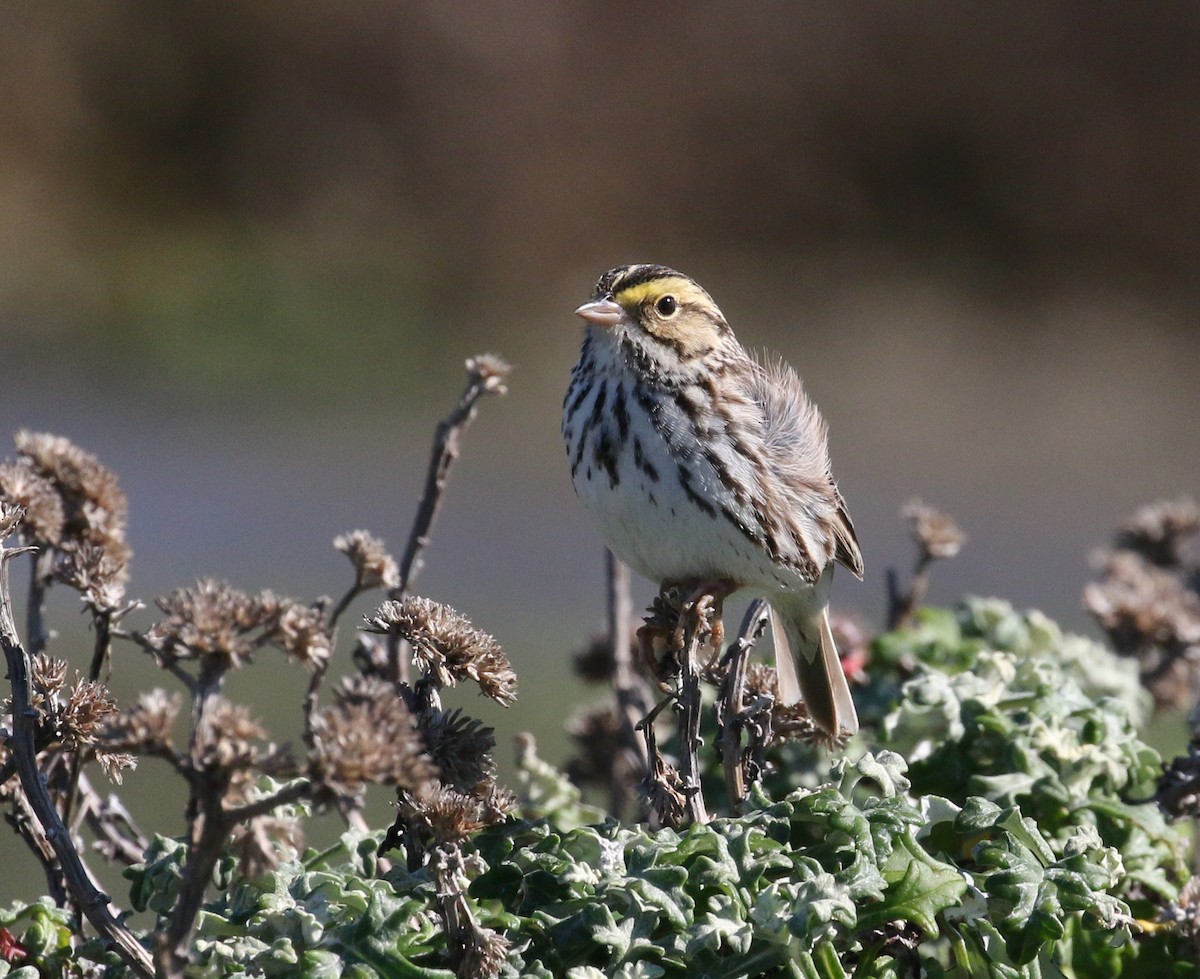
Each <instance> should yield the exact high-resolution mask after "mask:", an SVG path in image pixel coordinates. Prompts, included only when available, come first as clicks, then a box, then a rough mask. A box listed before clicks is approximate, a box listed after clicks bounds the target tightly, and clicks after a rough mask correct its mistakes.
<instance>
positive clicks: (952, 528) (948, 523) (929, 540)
mask: <svg viewBox="0 0 1200 979" xmlns="http://www.w3.org/2000/svg"><path fill="white" fill-rule="evenodd" d="M900 515H901V516H902V517H903V518H904V519H905V520H906V521H907V522H908V533H909V535H910V536H911V537H912V539H913V541H914V542H915V543H916V545H917V547H918V548H919V549H920V551H921V556H922V558H923V559H925V560H933V559H934V558H949V557H954V555H956V554H957V553H958V552H959V550H960V549H961V548H962V546H963V544H964V543H965V542H966V539H967V537H966V534H964V533H963V532H962V530H961V529H960V528H959V526H958V524H957V523H955V522H954V519H953V518H952V517H949V516H947V515H946V514H944V513H942V512H941V511H940V510H938V509H937V508H936V507H931V506H929V505H928V504H926V503H922V502H921V501H920V500H913V501H912V502H910V503H908V504H906V505H905V507H904V508H903V509H902V510H901V511H900Z"/></svg>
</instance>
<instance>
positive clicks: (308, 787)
mask: <svg viewBox="0 0 1200 979" xmlns="http://www.w3.org/2000/svg"><path fill="white" fill-rule="evenodd" d="M312 788H313V783H312V780H311V779H308V778H300V779H297V780H296V781H294V782H289V783H288V784H287V785H284V786H282V787H281V788H279V789H276V790H275V791H274V792H272V793H271V794H270V795H265V796H263V797H262V798H261V799H255V800H254V801H253V802H247V803H246V804H245V805H243V806H238V807H237V808H236V809H227V810H225V812H224V814H223V816H222V819H223V820H224V822H225V824H226V826H227V827H228V828H229V829H230V830H232V829H233V828H234V827H235V826H237V825H239V824H241V823H248V822H249V821H250V820H251V819H257V818H258V817H259V816H265V815H266V814H267V813H269V812H270V811H271V810H272V809H278V808H279V807H280V806H286V805H287V804H288V803H290V802H296V801H297V800H299V799H303V798H304V797H305V796H307V795H310V794H311V793H312Z"/></svg>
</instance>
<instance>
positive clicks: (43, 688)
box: [29, 653, 68, 707]
mask: <svg viewBox="0 0 1200 979" xmlns="http://www.w3.org/2000/svg"><path fill="white" fill-rule="evenodd" d="M67 669H68V666H67V661H66V660H62V659H55V658H54V657H52V656H47V655H46V654H45V653H38V654H37V655H36V656H34V657H33V659H32V660H31V661H30V664H29V679H30V680H31V681H32V682H33V695H34V699H35V703H34V706H35V707H37V706H39V704H38V703H36V699H37V698H38V696H39V695H40V696H42V697H44V698H50V699H54V698H56V697H57V696H58V694H59V692H60V691H61V690H62V688H63V686H64V685H65V684H66V682H67Z"/></svg>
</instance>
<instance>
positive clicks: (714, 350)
mask: <svg viewBox="0 0 1200 979" xmlns="http://www.w3.org/2000/svg"><path fill="white" fill-rule="evenodd" d="M575 312H576V314H578V315H579V316H580V317H582V318H583V320H584V323H585V330H584V337H583V344H582V347H581V349H580V355H579V361H578V363H577V364H576V365H575V367H574V368H573V370H572V372H571V380H570V384H569V385H568V388H567V393H566V397H565V398H564V401H563V421H562V433H563V439H564V442H565V444H566V449H567V458H568V461H569V463H570V469H571V480H572V483H573V484H574V487H575V491H576V493H577V494H578V496H579V498H580V499H581V500H582V501H583V504H584V505H585V507H586V508H587V509H588V510H589V511H590V513H591V515H592V517H593V518H594V520H595V521H596V523H597V525H598V528H599V530H600V533H601V536H602V537H603V538H604V541H605V543H606V545H607V546H608V548H609V550H611V551H612V552H613V554H615V555H616V556H617V557H618V558H620V559H621V560H622V561H624V562H625V563H626V564H627V565H629V566H630V567H631V568H633V570H634V571H636V572H637V573H638V574H640V575H642V576H644V577H646V578H648V579H650V580H651V581H652V582H654V583H656V584H659V585H660V586H663V587H665V586H666V585H668V584H678V583H697V582H724V583H726V588H727V590H728V592H729V593H735V594H736V595H737V596H739V597H750V598H754V597H757V598H763V599H765V600H766V601H767V602H768V603H769V605H770V607H771V613H772V614H771V618H772V624H773V630H772V632H773V635H774V642H775V654H776V670H777V677H778V693H779V698H780V700H781V701H782V702H783V703H786V704H792V703H796V702H797V701H799V700H803V702H804V704H805V706H806V708H807V711H808V714H809V716H810V717H811V719H812V721H813V723H814V724H815V725H816V727H817V728H818V729H819V730H820V732H822V734H823V736H824V737H825V739H826V740H828V741H829V742H830V743H833V742H835V741H837V740H838V739H840V738H842V737H845V736H849V735H852V734H854V733H856V732H857V730H858V716H857V713H856V711H855V708H854V701H853V699H852V697H851V694H850V688H849V685H848V683H847V681H846V676H845V673H844V671H843V669H842V666H841V663H840V660H839V658H838V653H837V648H836V646H835V644H834V638H833V633H832V631H831V630H830V625H829V610H828V604H829V591H830V584H831V581H832V577H833V568H834V565H835V563H837V564H841V565H843V566H844V567H845V568H847V569H848V570H849V571H850V572H851V573H853V574H854V575H855V576H856V577H858V578H859V579H861V578H862V576H863V558H862V551H861V549H860V547H859V543H858V537H857V535H856V534H855V531H854V525H853V523H852V522H851V520H850V514H849V512H848V510H847V507H846V502H845V500H844V499H843V497H842V494H841V492H840V491H839V490H838V487H837V484H836V483H835V482H834V479H833V475H832V471H831V467H830V459H829V449H828V434H827V427H826V424H825V421H824V419H823V418H822V416H821V414H820V412H819V411H818V410H817V407H816V405H815V404H813V402H812V401H811V400H810V399H809V397H808V395H807V394H806V393H805V391H804V387H803V385H802V383H801V381H800V377H799V375H797V373H796V372H795V371H794V370H793V369H792V368H791V367H790V366H788V365H787V364H786V363H785V362H784V361H783V360H782V359H781V358H779V357H777V356H773V355H768V354H763V355H754V354H751V353H750V352H748V351H747V350H746V349H745V348H744V347H743V346H742V345H741V343H739V342H738V340H737V338H736V337H735V336H734V333H733V330H732V329H731V328H730V326H729V323H728V321H727V320H726V318H725V316H724V314H723V313H722V312H721V310H720V308H719V307H718V306H717V304H716V303H715V302H714V301H713V299H712V297H711V296H710V295H709V294H708V293H707V292H706V291H705V290H704V289H703V288H702V287H701V286H700V285H699V284H698V283H697V282H696V281H695V280H694V279H692V278H690V277H689V276H687V275H684V274H683V273H681V272H677V271H675V270H674V269H671V268H668V267H667V266H664V265H653V264H636V265H622V266H619V267H618V268H614V269H612V270H610V271H608V272H606V273H604V275H602V276H601V277H600V279H599V281H598V282H597V283H596V286H595V289H594V290H593V292H592V294H591V298H590V299H588V300H587V301H586V302H585V303H583V304H582V305H581V306H579V308H578V309H576V310H575Z"/></svg>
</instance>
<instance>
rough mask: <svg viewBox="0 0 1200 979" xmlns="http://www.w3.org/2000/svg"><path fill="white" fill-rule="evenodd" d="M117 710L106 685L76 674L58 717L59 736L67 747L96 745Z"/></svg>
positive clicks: (75, 747)
mask: <svg viewBox="0 0 1200 979" xmlns="http://www.w3.org/2000/svg"><path fill="white" fill-rule="evenodd" d="M116 713H117V702H116V701H115V700H113V699H112V697H111V696H110V695H109V692H108V690H107V689H106V688H105V686H104V684H102V683H98V682H96V681H95V680H85V679H84V678H83V677H82V676H79V675H78V674H76V675H75V685H74V686H73V687H72V688H71V693H70V694H69V695H68V697H67V701H66V703H65V704H64V705H63V706H62V709H61V711H60V712H59V716H58V728H59V736H60V737H61V739H62V742H63V744H64V745H65V746H66V747H67V748H74V749H77V748H81V747H83V746H85V745H90V744H93V743H94V742H95V741H96V739H97V738H98V737H99V736H100V732H101V729H102V726H103V723H104V721H106V720H107V719H108V718H109V717H111V716H113V715H114V714H116Z"/></svg>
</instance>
